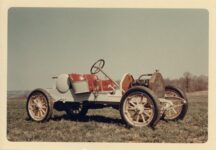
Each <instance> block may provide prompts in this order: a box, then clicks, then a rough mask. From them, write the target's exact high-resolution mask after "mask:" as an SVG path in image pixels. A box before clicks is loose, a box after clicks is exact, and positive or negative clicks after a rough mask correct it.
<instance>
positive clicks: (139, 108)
mask: <svg viewBox="0 0 216 150" xmlns="http://www.w3.org/2000/svg"><path fill="white" fill-rule="evenodd" d="M136 110H137V112H138V113H139V114H141V113H143V112H144V106H143V105H142V104H138V105H137V106H136Z"/></svg>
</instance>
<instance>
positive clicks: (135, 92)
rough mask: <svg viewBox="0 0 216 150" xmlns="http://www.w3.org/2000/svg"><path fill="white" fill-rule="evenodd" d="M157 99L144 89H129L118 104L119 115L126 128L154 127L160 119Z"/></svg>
mask: <svg viewBox="0 0 216 150" xmlns="http://www.w3.org/2000/svg"><path fill="white" fill-rule="evenodd" d="M158 106H159V105H158V102H157V97H156V96H155V95H154V94H153V93H152V92H151V91H150V90H149V89H147V88H145V87H134V88H131V89H129V90H128V91H127V92H126V93H125V94H124V95H123V97H122V99H121V102H120V114H121V117H122V119H123V120H124V121H125V123H126V124H127V125H128V126H132V127H143V126H150V127H153V126H154V125H156V123H157V121H158V120H159V119H158V118H159V117H160V116H159V115H160V113H159V112H160V108H159V107H158Z"/></svg>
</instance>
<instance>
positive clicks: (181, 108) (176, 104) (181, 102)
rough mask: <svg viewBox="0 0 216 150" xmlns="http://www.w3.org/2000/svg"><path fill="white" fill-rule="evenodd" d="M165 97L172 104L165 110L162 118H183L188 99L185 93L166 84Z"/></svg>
mask: <svg viewBox="0 0 216 150" xmlns="http://www.w3.org/2000/svg"><path fill="white" fill-rule="evenodd" d="M165 99H166V100H170V101H171V102H172V106H170V107H168V109H166V110H165V112H164V114H163V117H162V119H164V120H170V121H171V120H172V121H173V120H178V119H183V118H184V117H185V115H186V113H187V110H188V100H187V97H186V95H185V93H184V92H183V91H182V90H180V89H178V88H176V87H174V86H166V87H165Z"/></svg>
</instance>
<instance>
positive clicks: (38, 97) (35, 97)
mask: <svg viewBox="0 0 216 150" xmlns="http://www.w3.org/2000/svg"><path fill="white" fill-rule="evenodd" d="M52 106H53V103H52V100H51V97H50V96H49V94H48V93H47V92H46V91H44V90H42V89H40V90H35V91H33V92H32V93H31V94H30V95H29V96H28V98H27V104H26V109H27V114H28V116H29V118H30V119H31V120H34V121H37V122H42V121H47V120H49V119H50V117H51V115H52Z"/></svg>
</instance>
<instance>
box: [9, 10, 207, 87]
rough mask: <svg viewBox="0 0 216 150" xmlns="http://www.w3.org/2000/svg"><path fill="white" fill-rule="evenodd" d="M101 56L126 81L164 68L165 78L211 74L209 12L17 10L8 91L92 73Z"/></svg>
mask: <svg viewBox="0 0 216 150" xmlns="http://www.w3.org/2000/svg"><path fill="white" fill-rule="evenodd" d="M99 58H103V59H105V61H106V64H105V68H104V69H105V71H106V72H107V73H108V74H109V75H110V76H111V77H113V79H120V78H121V77H122V75H123V74H124V73H126V72H130V73H132V74H133V75H134V77H135V78H137V77H138V76H139V75H140V74H142V73H151V72H153V71H154V70H155V69H159V70H160V72H161V73H162V74H163V76H164V77H169V78H178V77H180V76H182V74H183V73H184V72H191V73H192V74H194V75H201V74H203V75H208V12H207V11H206V10H204V9H95V8H89V9H87V8H61V9H60V8H11V9H10V10H9V12H8V90H31V89H34V88H38V87H42V88H45V87H52V79H51V77H52V76H56V75H59V74H62V73H89V70H90V67H91V65H92V64H93V63H94V62H95V61H96V60H97V59H99Z"/></svg>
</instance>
